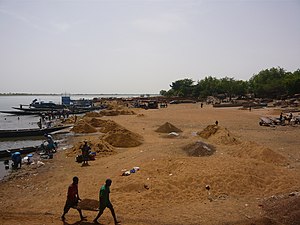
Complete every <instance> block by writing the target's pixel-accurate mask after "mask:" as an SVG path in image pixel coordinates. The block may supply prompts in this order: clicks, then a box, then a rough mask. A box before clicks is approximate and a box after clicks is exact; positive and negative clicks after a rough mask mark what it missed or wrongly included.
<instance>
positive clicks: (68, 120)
mask: <svg viewBox="0 0 300 225" xmlns="http://www.w3.org/2000/svg"><path fill="white" fill-rule="evenodd" d="M62 123H64V124H73V123H75V116H70V117H69V118H67V119H65V120H63V121H62Z"/></svg>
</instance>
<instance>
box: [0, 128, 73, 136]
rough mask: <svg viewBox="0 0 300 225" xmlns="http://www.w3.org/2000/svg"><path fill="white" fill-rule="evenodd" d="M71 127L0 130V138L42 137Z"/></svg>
mask: <svg viewBox="0 0 300 225" xmlns="http://www.w3.org/2000/svg"><path fill="white" fill-rule="evenodd" d="M69 127H71V126H56V127H50V128H44V129H39V128H33V129H20V130H0V138H18V137H29V136H43V135H44V134H46V133H52V132H55V131H59V130H62V129H65V128H69Z"/></svg>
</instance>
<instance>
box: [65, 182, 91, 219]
mask: <svg viewBox="0 0 300 225" xmlns="http://www.w3.org/2000/svg"><path fill="white" fill-rule="evenodd" d="M78 181H79V179H78V177H73V183H72V184H71V185H70V186H69V188H68V195H67V201H66V204H65V207H64V213H63V214H62V216H61V219H62V220H63V221H64V220H65V215H66V214H67V213H68V212H69V210H70V208H73V209H77V211H78V212H79V215H80V219H81V220H84V219H85V218H86V216H83V215H82V212H81V209H80V208H79V207H78V206H77V204H78V201H80V200H81V199H80V198H79V194H78Z"/></svg>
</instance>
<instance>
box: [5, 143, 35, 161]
mask: <svg viewBox="0 0 300 225" xmlns="http://www.w3.org/2000/svg"><path fill="white" fill-rule="evenodd" d="M38 150H40V146H39V145H37V146H31V147H23V148H14V149H7V150H0V159H1V158H8V157H11V155H12V154H13V153H15V152H20V153H21V155H24V154H29V153H32V152H36V151H38Z"/></svg>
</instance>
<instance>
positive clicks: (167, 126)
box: [155, 122, 182, 133]
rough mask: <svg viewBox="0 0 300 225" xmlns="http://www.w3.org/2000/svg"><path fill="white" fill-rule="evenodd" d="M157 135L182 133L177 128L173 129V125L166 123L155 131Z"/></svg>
mask: <svg viewBox="0 0 300 225" xmlns="http://www.w3.org/2000/svg"><path fill="white" fill-rule="evenodd" d="M155 131H156V132H158V133H171V132H177V133H179V132H182V130H180V129H179V128H177V127H175V126H174V125H173V124H171V123H169V122H166V123H165V124H163V125H161V126H160V127H159V128H157V129H156V130H155Z"/></svg>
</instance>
